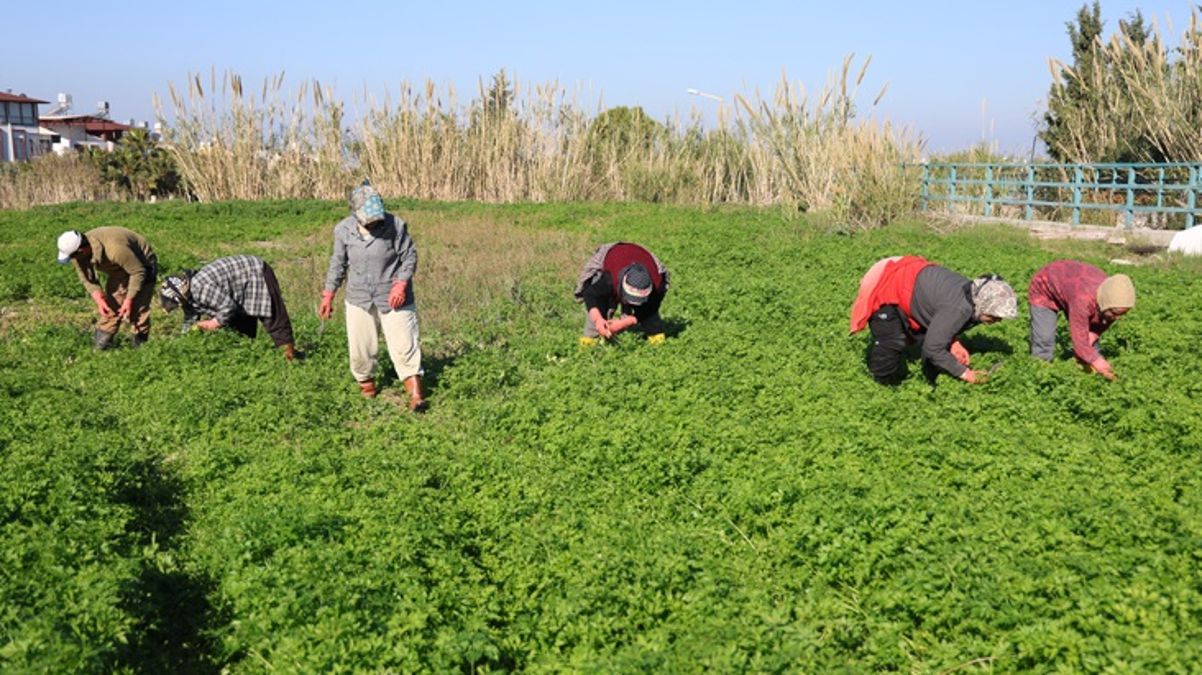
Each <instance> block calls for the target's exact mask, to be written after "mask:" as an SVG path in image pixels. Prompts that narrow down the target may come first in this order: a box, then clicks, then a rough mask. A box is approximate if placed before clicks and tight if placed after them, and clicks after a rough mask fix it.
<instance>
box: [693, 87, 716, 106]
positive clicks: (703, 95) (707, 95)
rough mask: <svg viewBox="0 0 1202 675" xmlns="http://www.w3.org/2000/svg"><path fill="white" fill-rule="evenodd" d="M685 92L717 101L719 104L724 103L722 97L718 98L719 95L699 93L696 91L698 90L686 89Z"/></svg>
mask: <svg viewBox="0 0 1202 675" xmlns="http://www.w3.org/2000/svg"><path fill="white" fill-rule="evenodd" d="M685 91H687V92H688V93H690V94H692V95H693V96H700V97H702V98H709V99H713V100H715V101H717V102H719V103H721V102H722V97H721V96H718V95H717V94H711V93H708V92H704V91H698V90H696V89H686V90H685Z"/></svg>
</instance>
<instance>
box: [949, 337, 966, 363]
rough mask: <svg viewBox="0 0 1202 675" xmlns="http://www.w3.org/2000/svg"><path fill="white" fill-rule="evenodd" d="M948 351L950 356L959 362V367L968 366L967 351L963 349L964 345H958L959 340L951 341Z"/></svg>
mask: <svg viewBox="0 0 1202 675" xmlns="http://www.w3.org/2000/svg"><path fill="white" fill-rule="evenodd" d="M949 351H951V353H952V356H954V357H956V360H957V361H959V362H960V365H962V366H967V365H968V350H967V349H965V348H964V345H962V344H960V341H959V340H952V346H951V348H950V349H949Z"/></svg>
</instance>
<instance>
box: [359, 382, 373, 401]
mask: <svg viewBox="0 0 1202 675" xmlns="http://www.w3.org/2000/svg"><path fill="white" fill-rule="evenodd" d="M359 393H360V394H363V398H375V397H376V382H375V380H361V381H360V382H359Z"/></svg>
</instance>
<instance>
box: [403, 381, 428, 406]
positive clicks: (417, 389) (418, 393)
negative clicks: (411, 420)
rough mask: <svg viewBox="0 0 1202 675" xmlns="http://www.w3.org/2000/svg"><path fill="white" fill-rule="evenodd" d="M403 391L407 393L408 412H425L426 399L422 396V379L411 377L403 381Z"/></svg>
mask: <svg viewBox="0 0 1202 675" xmlns="http://www.w3.org/2000/svg"><path fill="white" fill-rule="evenodd" d="M405 391H407V392H409V410H411V411H412V412H415V413H420V412H426V408H427V407H428V406H427V405H426V399H425V397H424V396H422V378H421V376H420V375H411V376H409V377H408V378H407V379H406V380H405Z"/></svg>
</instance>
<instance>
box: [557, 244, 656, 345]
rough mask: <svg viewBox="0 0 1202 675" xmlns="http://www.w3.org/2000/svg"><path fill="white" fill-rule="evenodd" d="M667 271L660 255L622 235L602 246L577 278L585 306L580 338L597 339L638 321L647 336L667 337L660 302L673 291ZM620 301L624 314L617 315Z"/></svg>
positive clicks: (579, 296)
mask: <svg viewBox="0 0 1202 675" xmlns="http://www.w3.org/2000/svg"><path fill="white" fill-rule="evenodd" d="M668 276H669V275H668V268H667V267H664V264H663V263H662V262H660V261H659V258H656V257H655V255H654V254H653V253H651V252H650V251H648V250H647V249H645V248H643V247H642V246H639V245H638V244H631V243H629V242H623V241H619V242H613V243H610V244H603V245H601V246H600V247H598V248H597V250H596V251H594V252H593V255H592V257H591V258H589V260H588V262H586V263H585V264H584V268H583V269H582V270H581V271H580V278H579V279H578V280H577V281H576V291H575V294H574V295H575V297H576V301H577V302H582V303H584V308H585V316H584V335H582V336H581V338H580V344H582V345H585V346H588V345H594V344H597V342H598V341H600V340H601V339H602V338H605V339H608V338H612V337H613V336H614V335H617V334H618V333H621V332H622V331H624V330H626V329H628V328H632V327H633V326H636V325H637V326H639V327H640V328H642V330H643V333H644V334H646V336H647V341H648V342H650V343H652V344H659V343H660V342H663V340H664V322H663V321H662V320H661V319H660V317H659V306H660V303H661V302H663V299H664V295H666V294H667V293H668ZM619 307H621V308H622V316H621V317H620V318H614V313H615V312H616V311H617V309H618V308H619Z"/></svg>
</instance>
